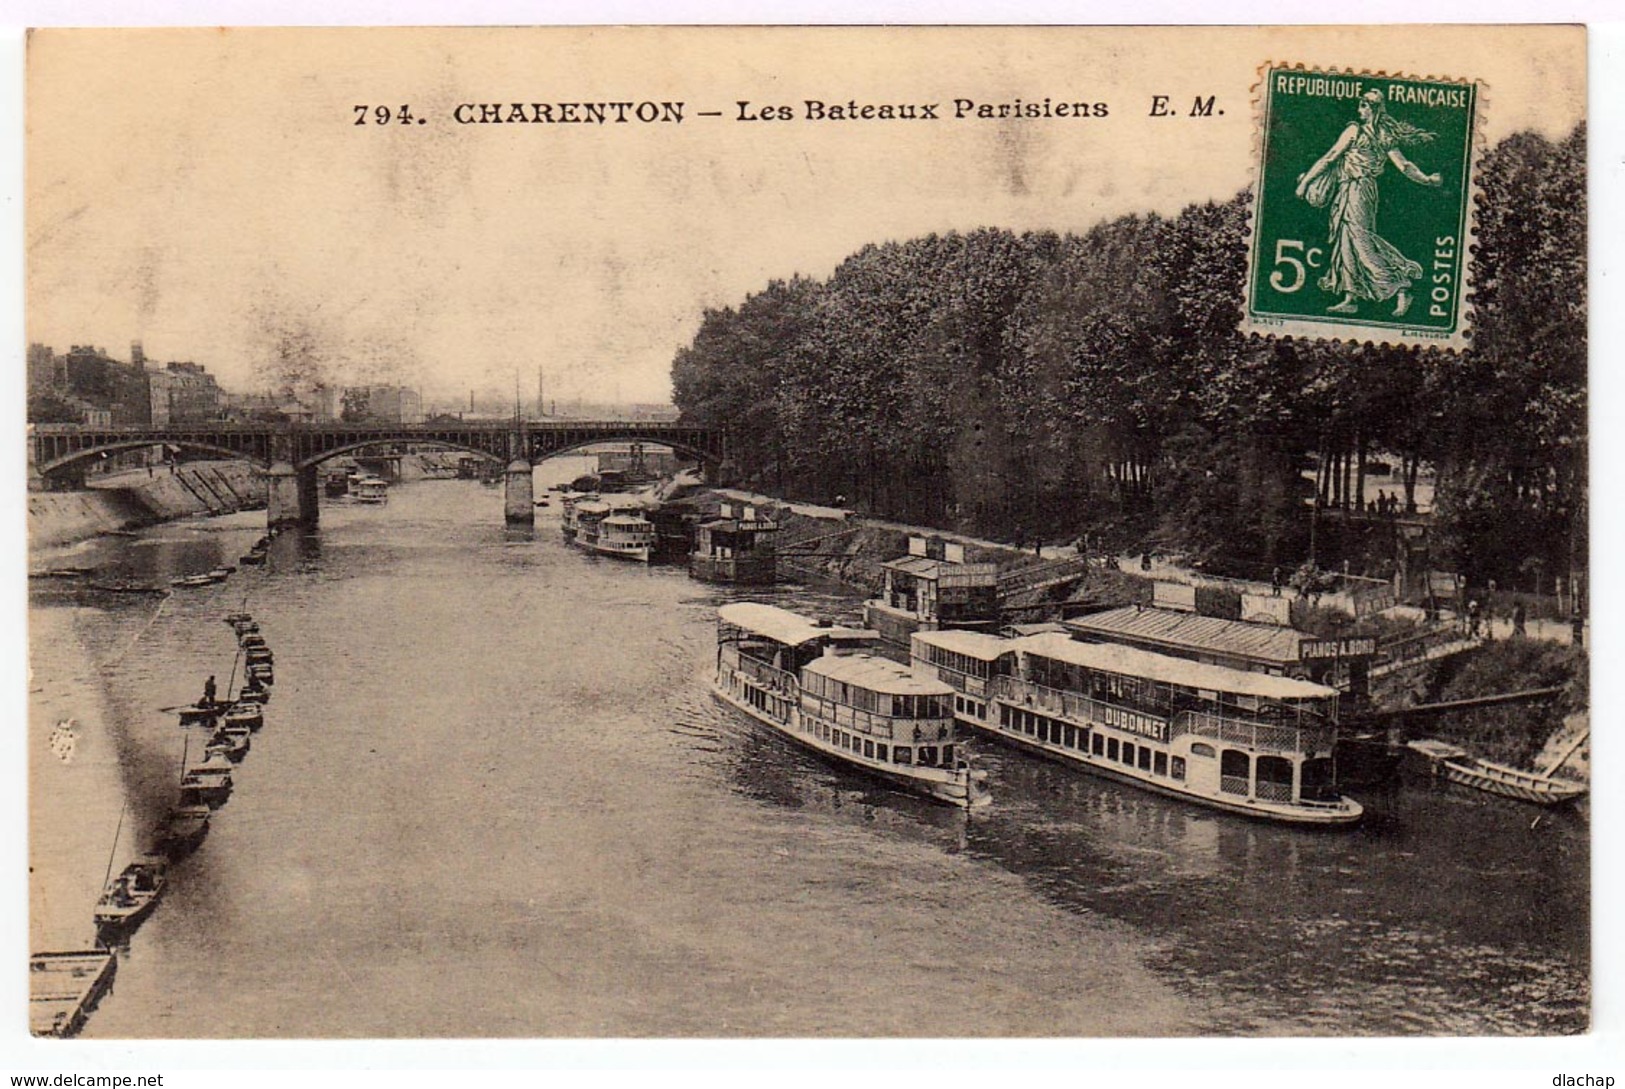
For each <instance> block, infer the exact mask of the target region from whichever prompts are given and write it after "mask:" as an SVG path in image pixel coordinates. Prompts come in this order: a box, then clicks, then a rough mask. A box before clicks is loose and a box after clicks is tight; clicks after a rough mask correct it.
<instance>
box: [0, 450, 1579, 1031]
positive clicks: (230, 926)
mask: <svg viewBox="0 0 1625 1089" xmlns="http://www.w3.org/2000/svg"><path fill="white" fill-rule="evenodd" d="M578 471H579V469H578V468H577V467H576V466H574V465H572V464H571V463H570V462H569V461H567V460H560V461H558V462H551V463H546V464H544V465H543V466H542V467H541V468H540V469H539V470H538V494H542V493H541V491H540V489H541V488H542V487H543V486H545V484H547V483H549V482H552V481H558V480H566V479H568V478H569V477H570V476H572V475H574V474H575V473H576V472H578ZM324 504H325V505H324V509H323V511H322V515H321V526H320V528H319V530H317V531H315V532H314V533H309V534H299V533H287V534H284V535H281V536H279V537H277V538H276V539H275V540H274V541H273V542H272V549H271V555H270V561H269V563H268V564H267V565H266V566H265V567H264V568H263V569H246V568H245V569H244V570H242V571H240V572H238V573H237V574H235V575H233V576H232V577H231V578H230V579H229V580H228V581H227V582H225V583H224V584H222V585H219V586H216V587H212V588H206V589H201V590H190V591H177V592H176V593H175V594H173V595H172V596H170V597H168V598H165V599H163V600H162V602H161V603H160V602H159V601H158V600H156V599H151V598H141V597H133V596H132V597H119V598H111V597H109V598H108V599H106V600H98V599H95V598H75V597H74V596H72V595H68V594H64V593H62V592H60V590H56V589H52V588H51V587H50V586H48V585H41V584H40V583H39V580H36V587H35V590H34V594H33V601H32V608H31V625H32V629H31V648H32V668H33V672H32V675H31V681H30V686H31V689H32V695H31V698H30V713H29V714H30V789H31V798H32V812H33V822H32V830H31V844H30V847H31V858H30V862H31V873H32V878H31V896H32V901H31V902H32V915H31V939H32V944H33V947H34V948H36V949H38V948H70V947H75V946H84V945H88V944H89V943H90V941H91V939H92V938H93V928H92V927H91V924H90V914H91V908H92V905H93V904H94V901H95V898H96V895H97V892H98V890H99V888H100V886H101V883H102V880H103V875H104V871H105V869H106V867H107V865H108V861H109V851H110V849H111V848H112V847H113V845H114V842H115V829H116V828H118V827H119V825H120V814H121V811H122V812H123V818H122V831H121V832H119V834H118V836H117V842H118V847H117V851H116V852H115V856H116V857H115V858H114V863H115V864H116V865H122V863H123V861H125V860H126V859H128V858H129V857H131V856H133V855H134V854H136V853H137V852H138V851H139V849H140V847H141V845H142V841H143V839H144V838H146V837H147V836H148V835H149V834H150V831H151V827H152V825H153V824H154V822H155V821H156V820H157V818H158V816H159V815H160V814H161V810H162V809H163V807H164V806H166V805H167V804H168V802H169V800H170V797H171V795H172V793H173V789H174V782H175V778H176V773H177V770H178V768H179V765H180V762H181V757H182V745H183V740H182V734H181V731H180V730H179V729H178V728H177V727H176V726H175V725H174V724H173V721H172V720H171V719H169V718H167V717H166V716H164V715H162V714H159V713H157V710H156V709H157V708H160V707H164V706H167V705H172V704H179V703H185V702H189V701H190V700H192V699H193V698H195V697H196V696H197V695H198V693H199V692H200V690H201V686H202V681H203V678H204V676H205V675H207V674H210V673H213V674H215V675H217V677H218V678H220V679H221V681H222V687H224V681H225V679H226V678H227V677H228V676H233V675H234V674H233V668H232V666H233V653H234V649H235V647H234V640H233V638H232V632H231V629H230V628H229V627H227V626H226V625H225V624H223V623H221V622H220V617H222V616H223V615H224V614H226V613H228V612H231V611H233V610H235V609H237V608H240V607H246V608H247V609H248V611H250V612H252V613H253V614H254V616H255V617H256V618H257V619H258V620H259V622H260V624H261V626H262V630H263V632H264V634H265V636H266V638H267V640H268V642H269V644H270V645H271V646H272V648H273V649H274V650H275V653H276V682H277V683H276V686H275V688H274V695H273V698H272V700H271V702H270V704H269V706H268V708H267V714H266V726H265V728H264V729H263V730H262V731H261V732H260V733H258V734H256V735H255V737H254V739H253V749H252V751H251V752H250V753H249V754H248V756H247V758H246V759H245V760H244V762H243V763H242V764H241V766H240V767H239V769H238V773H237V777H236V789H235V791H234V793H233V795H232V797H231V799H230V801H229V802H228V804H226V805H225V806H224V807H223V808H222V809H220V810H219V811H218V812H217V813H216V814H215V817H214V820H213V823H212V827H211V830H210V832H209V835H208V837H207V839H205V840H204V842H203V844H202V845H201V846H200V847H199V848H198V850H197V851H196V852H195V853H194V854H192V855H191V856H190V857H188V858H187V859H185V860H184V861H183V862H181V863H180V864H178V865H177V866H176V867H175V868H174V870H173V872H172V875H171V885H170V887H169V889H168V891H167V892H166V894H165V897H164V899H163V901H162V902H161V903H160V904H159V906H158V909H157V911H156V912H155V913H154V914H153V915H152V916H151V917H150V918H149V919H148V920H147V921H146V922H145V924H144V925H143V926H142V927H141V928H140V929H139V930H138V931H137V932H136V933H135V934H134V935H133V937H132V938H131V939H130V941H129V943H128V946H127V948H126V949H125V950H124V951H123V953H122V957H123V961H122V964H121V966H120V969H119V974H118V981H117V987H116V991H115V993H114V994H113V995H111V996H110V997H109V998H107V999H106V1000H105V1001H104V1002H103V1003H102V1006H101V1008H100V1009H99V1010H98V1011H97V1012H96V1014H95V1015H94V1017H93V1018H92V1019H91V1021H90V1023H89V1025H88V1026H87V1028H86V1030H85V1033H84V1035H86V1036H87V1037H108V1038H118V1037H154V1036H155V1037H175V1036H182V1037H312V1036H315V1037H392V1036H393V1037H401V1036H405V1037H413V1036H437V1037H445V1036H467V1037H484V1036H696V1035H698V1036H734V1035H765V1036H869V1035H902V1036H917V1037H938V1036H964V1035H1014V1036H1020V1035H1061V1036H1103V1035H1119V1034H1133V1035H1156V1036H1170V1035H1188V1034H1196V1033H1207V1034H1223V1035H1261V1034H1289V1035H1299V1034H1316V1035H1363V1034H1378V1035H1387V1034H1415V1033H1428V1034H1477V1033H1507V1034H1536V1033H1539V1034H1550V1033H1572V1032H1579V1031H1583V1030H1584V1029H1585V1028H1586V1026H1587V1024H1588V1019H1589V1002H1590V997H1589V996H1590V987H1589V975H1590V965H1589V959H1588V947H1589V930H1590V918H1589V914H1588V907H1587V901H1588V896H1589V862H1588V841H1589V829H1588V828H1587V826H1586V824H1585V822H1584V820H1583V818H1581V817H1579V816H1576V815H1574V814H1568V813H1556V814H1545V815H1539V814H1538V813H1537V811H1535V810H1532V809H1528V808H1524V807H1521V806H1517V805H1515V804H1512V803H1504V802H1501V801H1498V800H1495V799H1491V798H1487V797H1473V796H1468V795H1465V794H1460V793H1455V792H1450V793H1445V792H1440V791H1436V790H1432V789H1425V788H1421V789H1419V788H1407V789H1405V790H1403V791H1401V792H1400V793H1399V794H1398V795H1397V797H1395V798H1393V799H1391V800H1389V801H1387V802H1379V801H1376V800H1371V801H1372V803H1373V804H1372V806H1371V808H1373V809H1374V810H1376V813H1375V815H1374V819H1371V820H1368V821H1367V822H1366V823H1365V824H1363V825H1362V826H1361V827H1359V828H1357V829H1355V830H1353V831H1349V832H1341V833H1337V832H1332V833H1327V832H1312V831H1300V830H1293V829H1287V828H1279V827H1274V826H1270V825H1263V824H1256V823H1250V822H1247V821H1244V820H1241V819H1237V818H1232V817H1228V816H1223V815H1220V814H1216V813H1210V812H1208V811H1206V810H1203V809H1200V808H1196V807H1194V806H1190V805H1187V804H1185V803H1181V802H1178V801H1174V800H1168V799H1162V798H1158V797H1154V796H1151V795H1149V794H1145V793H1142V792H1139V791H1136V790H1133V789H1132V788H1129V787H1123V786H1117V785H1113V784H1109V783H1105V782H1101V781H1098V780H1095V779H1092V778H1090V777H1087V776H1084V775H1080V774H1077V773H1074V772H1072V771H1070V770H1068V769H1066V768H1063V767H1059V766H1054V765H1050V764H1047V763H1043V762H1039V761H1035V760H1032V759H1030V758H1027V757H1025V756H1022V755H1019V754H1016V753H1012V752H1009V751H1006V750H1002V749H1000V748H999V747H997V746H996V745H995V744H993V743H991V742H983V743H980V744H979V747H978V753H979V760H980V762H981V766H983V767H985V768H986V769H988V771H989V772H990V773H991V786H992V788H993V791H994V804H993V805H992V806H991V807H990V808H988V809H986V810H982V811H978V812H976V813H974V814H972V815H970V816H968V817H967V815H966V814H964V813H962V812H959V811H955V810H950V809H947V808H943V807H938V806H935V805H932V804H930V803H928V802H924V801H921V800H916V799H914V798H912V797H908V796H904V795H900V794H896V793H893V792H890V791H888V790H886V789H884V788H881V787H878V786H873V785H871V784H869V783H867V782H866V781H864V780H862V779H860V778H855V777H853V776H851V775H849V774H847V773H843V772H841V771H838V770H835V769H833V768H831V767H829V766H826V765H824V764H822V763H820V762H818V761H817V760H815V759H813V758H811V757H810V756H808V755H806V754H804V753H802V752H801V751H799V750H796V749H793V748H791V747H789V746H787V745H786V744H784V743H781V742H779V741H777V740H775V739H773V738H771V737H768V736H765V735H764V733H763V731H762V730H761V729H760V728H758V727H757V726H756V725H754V724H753V723H752V722H751V721H750V720H749V719H746V718H744V717H743V716H741V715H740V714H738V713H737V712H734V711H731V710H728V709H726V708H724V707H723V706H721V705H720V704H719V703H717V702H716V701H715V700H713V699H712V698H711V696H710V695H709V694H708V680H709V669H710V666H711V662H712V656H713V624H714V616H715V611H716V607H717V605H718V604H720V603H722V602H726V601H729V600H735V599H737V598H738V597H739V596H743V595H741V594H739V593H738V592H737V591H734V590H730V589H726V588H720V587H714V586H708V585H705V584H702V583H698V582H694V581H692V580H690V579H689V578H688V577H687V576H686V575H685V574H684V572H683V571H682V570H681V569H678V568H665V567H654V568H645V567H641V566H638V565H633V564H627V563H622V562H618V561H615V560H611V559H607V558H599V557H594V556H589V555H586V554H583V553H581V552H579V551H576V550H574V549H572V548H570V547H568V546H566V545H565V544H564V542H563V541H562V539H561V537H560V535H559V533H558V531H557V525H556V519H555V515H556V510H540V511H538V521H537V526H536V532H535V534H534V536H533V537H527V536H523V535H515V534H512V533H509V532H508V531H506V530H504V528H503V526H502V492H501V489H492V488H484V487H481V486H480V485H478V484H476V483H474V482H471V481H455V480H445V481H421V482H415V483H408V484H403V485H400V486H397V487H396V488H395V489H393V491H392V493H391V499H390V502H389V504H388V505H387V506H383V507H376V508H367V507H360V506H349V505H346V504H343V503H326V502H325V501H324ZM263 519H264V515H263V514H246V513H245V514H240V515H232V516H228V517H225V518H216V519H208V520H198V521H190V522H178V523H171V524H167V525H162V526H157V527H154V528H152V529H149V530H146V531H144V532H142V533H140V534H139V535H137V536H136V537H134V538H129V539H116V538H115V539H103V540H99V541H95V542H91V543H89V544H86V545H84V546H81V547H80V548H78V549H75V550H73V551H72V552H71V553H70V554H68V555H66V556H64V558H63V560H62V562H65V563H75V564H83V565H86V566H96V567H99V568H111V569H116V571H117V573H118V574H120V575H122V576H124V577H130V578H137V579H150V580H152V581H155V582H156V581H161V580H164V579H167V578H168V577H170V576H172V575H175V574H186V573H192V572H196V571H199V570H204V569H207V568H208V567H210V566H213V565H214V564H216V563H220V562H233V561H234V558H235V557H236V556H237V555H238V554H240V553H241V552H243V551H245V550H246V549H247V547H248V545H249V544H250V543H251V542H252V541H253V540H254V539H255V538H256V537H258V536H259V535H260V534H261V533H262V532H263ZM750 596H753V597H754V598H757V599H761V600H772V601H775V602H777V603H779V604H782V605H785V606H786V607H789V608H792V609H798V610H803V611H813V612H817V613H820V614H823V615H827V616H831V617H835V618H847V619H854V618H856V616H857V614H858V606H859V603H858V601H857V600H856V599H855V598H853V597H851V596H846V595H841V594H836V593H831V592H828V591H823V590H815V589H807V588H798V587H785V588H780V589H777V590H773V591H757V592H755V593H754V594H752V595H750ZM70 721H71V726H63V725H62V724H63V723H67V722H70ZM1362 800H1367V799H1362ZM126 803H127V804H126ZM1537 815H1539V816H1540V819H1539V820H1536V819H1535V818H1536V817H1537Z"/></svg>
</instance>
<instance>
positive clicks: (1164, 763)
mask: <svg viewBox="0 0 1625 1089" xmlns="http://www.w3.org/2000/svg"><path fill="white" fill-rule="evenodd" d="M1151 773H1152V774H1153V775H1167V774H1168V754H1167V753H1165V752H1159V753H1157V754H1156V758H1155V760H1154V761H1153V766H1152V768H1151Z"/></svg>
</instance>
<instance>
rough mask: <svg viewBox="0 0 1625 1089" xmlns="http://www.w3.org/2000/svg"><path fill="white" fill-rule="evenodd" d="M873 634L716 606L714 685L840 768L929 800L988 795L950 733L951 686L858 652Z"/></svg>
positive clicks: (962, 801) (744, 607)
mask: <svg viewBox="0 0 1625 1089" xmlns="http://www.w3.org/2000/svg"><path fill="white" fill-rule="evenodd" d="M878 638H879V637H878V636H877V635H876V634H875V633H874V632H872V631H867V630H865V629H861V628H844V627H835V626H832V625H830V624H827V623H819V622H816V621H813V620H809V619H807V618H806V617H804V616H799V615H797V614H796V613H792V612H789V611H787V610H785V609H780V608H777V607H776V606H772V605H760V604H755V603H751V602H740V603H736V604H732V605H724V606H722V608H721V609H719V610H718V611H717V675H716V684H715V688H714V690H715V692H716V694H717V695H718V696H720V697H721V698H722V699H724V700H726V701H727V702H728V703H730V704H732V705H733V706H735V707H737V708H738V709H739V710H741V711H743V712H745V713H746V714H748V715H750V716H751V717H752V718H754V719H756V720H757V721H759V722H762V723H765V724H766V725H768V726H770V727H772V728H773V729H774V730H775V731H777V732H778V733H780V734H783V735H784V736H785V737H788V738H790V739H791V740H792V741H795V742H796V743H797V744H800V745H802V746H804V747H806V748H809V749H811V750H813V751H814V752H816V753H818V754H820V755H821V756H824V757H826V758H829V759H831V760H833V761H834V762H836V763H837V764H840V765H841V766H843V767H849V768H854V769H857V770H860V771H863V772H866V773H868V774H870V775H873V776H877V777H879V778H881V779H883V780H885V781H886V782H888V783H890V784H892V785H894V786H898V787H902V788H904V789H906V790H910V791H913V792H915V793H919V794H924V795H925V796H927V797H929V798H932V799H935V800H937V801H942V802H948V803H950V804H953V805H960V806H967V807H969V806H977V805H983V804H985V803H986V802H987V801H988V800H989V795H988V792H987V788H986V785H985V784H986V773H985V772H978V771H975V770H973V769H972V767H971V764H970V760H969V757H968V754H967V753H966V751H965V748H964V744H963V741H962V740H961V738H960V737H959V735H958V731H957V729H956V725H955V722H954V715H953V704H952V702H951V700H952V696H953V689H951V688H949V687H948V686H947V685H945V684H942V683H940V682H936V681H932V680H928V679H925V678H922V677H917V676H915V675H913V674H911V673H910V672H909V671H908V670H907V669H905V668H904V667H902V666H901V665H899V664H898V663H896V662H893V661H891V660H889V659H886V658H881V657H877V656H875V655H873V654H870V653H868V651H869V650H870V649H872V648H873V647H874V645H875V643H876V641H877V640H878Z"/></svg>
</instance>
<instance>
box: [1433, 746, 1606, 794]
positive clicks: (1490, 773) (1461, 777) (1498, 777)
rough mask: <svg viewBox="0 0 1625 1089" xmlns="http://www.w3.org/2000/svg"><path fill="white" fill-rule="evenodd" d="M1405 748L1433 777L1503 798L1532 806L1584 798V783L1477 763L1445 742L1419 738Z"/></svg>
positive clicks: (1503, 765)
mask: <svg viewBox="0 0 1625 1089" xmlns="http://www.w3.org/2000/svg"><path fill="white" fill-rule="evenodd" d="M1406 746H1407V747H1408V748H1409V749H1410V750H1411V751H1413V752H1416V753H1420V754H1421V755H1422V756H1424V757H1426V758H1427V760H1428V766H1429V767H1430V768H1431V769H1432V771H1433V774H1434V775H1435V776H1437V777H1439V778H1442V779H1445V780H1447V781H1449V782H1452V783H1457V784H1459V785H1461V786H1467V787H1472V788H1474V789H1475V790H1482V791H1485V792H1487V793H1490V794H1499V795H1501V796H1502V797H1503V798H1516V799H1517V800H1518V801H1520V802H1532V803H1534V804H1535V805H1548V806H1550V805H1563V804H1564V803H1566V802H1572V801H1576V800H1578V799H1580V798H1583V797H1585V795H1586V793H1587V790H1588V788H1587V787H1586V785H1585V784H1584V783H1576V782H1574V781H1572V780H1569V779H1554V778H1553V777H1552V776H1550V775H1542V774H1541V773H1539V772H1534V771H1520V770H1519V769H1517V768H1510V767H1507V766H1506V765H1505V764H1494V763H1491V762H1490V761H1488V760H1481V759H1479V758H1478V757H1476V756H1471V755H1469V754H1468V752H1467V750H1466V749H1463V748H1461V747H1459V746H1456V745H1452V744H1450V743H1449V742H1447V741H1438V740H1435V739H1433V738H1420V739H1418V740H1415V741H1410V742H1407V743H1406Z"/></svg>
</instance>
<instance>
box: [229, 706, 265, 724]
mask: <svg viewBox="0 0 1625 1089" xmlns="http://www.w3.org/2000/svg"><path fill="white" fill-rule="evenodd" d="M224 725H225V726H226V727H227V728H228V729H229V728H231V727H241V728H243V729H245V730H257V729H259V728H260V727H261V726H264V725H265V711H264V706H263V705H262V704H258V703H243V702H240V701H239V702H237V703H234V704H232V705H231V706H230V707H229V708H227V709H226V721H225V723H224Z"/></svg>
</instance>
